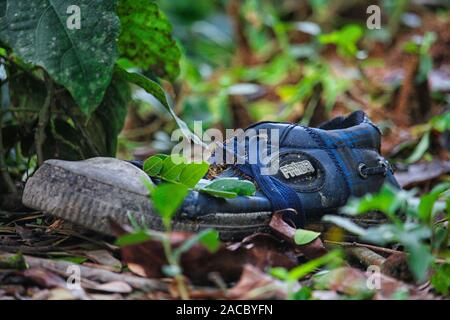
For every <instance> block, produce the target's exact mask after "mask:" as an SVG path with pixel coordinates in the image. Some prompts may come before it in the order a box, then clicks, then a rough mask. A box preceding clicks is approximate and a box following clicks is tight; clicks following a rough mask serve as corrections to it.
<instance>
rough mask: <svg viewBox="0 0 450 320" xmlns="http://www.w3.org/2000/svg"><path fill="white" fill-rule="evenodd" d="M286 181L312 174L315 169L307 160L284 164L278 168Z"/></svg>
mask: <svg viewBox="0 0 450 320" xmlns="http://www.w3.org/2000/svg"><path fill="white" fill-rule="evenodd" d="M280 171H281V172H282V173H283V175H284V177H285V178H286V179H290V178H295V177H300V176H302V175H305V174H308V173H314V172H315V171H316V169H314V167H313V166H312V164H311V162H309V161H308V160H303V161H300V162H292V163H289V164H286V165H284V166H282V167H281V168H280Z"/></svg>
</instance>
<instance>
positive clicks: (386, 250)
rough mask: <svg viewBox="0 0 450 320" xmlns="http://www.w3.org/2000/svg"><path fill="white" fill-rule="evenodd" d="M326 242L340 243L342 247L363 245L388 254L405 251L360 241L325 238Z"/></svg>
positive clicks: (330, 243) (331, 243)
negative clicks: (339, 240)
mask: <svg viewBox="0 0 450 320" xmlns="http://www.w3.org/2000/svg"><path fill="white" fill-rule="evenodd" d="M325 244H329V245H338V246H342V247H362V248H367V249H370V250H372V251H375V252H383V253H387V254H393V253H404V252H402V251H398V250H394V249H388V248H383V247H378V246H374V245H370V244H365V243H358V242H338V241H330V240H325Z"/></svg>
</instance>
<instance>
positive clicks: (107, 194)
mask: <svg viewBox="0 0 450 320" xmlns="http://www.w3.org/2000/svg"><path fill="white" fill-rule="evenodd" d="M66 163H67V162H64V161H58V160H51V161H47V162H45V163H44V164H43V165H42V166H41V167H40V168H39V170H38V171H37V172H36V173H35V174H34V175H33V176H32V177H31V178H30V179H28V181H27V183H26V186H25V190H24V193H23V197H22V202H23V204H24V205H25V206H27V207H29V208H33V209H36V210H39V211H42V212H46V213H49V214H52V215H54V216H57V217H59V218H62V219H65V220H67V221H70V222H73V223H76V224H78V225H81V226H83V227H85V228H87V229H89V230H93V231H96V232H99V233H102V234H106V235H114V233H113V231H112V229H111V226H110V222H109V220H110V219H111V220H113V221H115V222H117V223H118V224H122V225H123V224H130V220H129V215H130V214H132V215H133V216H134V218H135V219H136V221H141V222H142V223H143V224H144V225H145V226H146V227H148V228H149V229H152V230H157V231H163V225H162V220H161V218H160V217H159V216H158V215H157V214H156V213H155V211H154V209H153V207H152V205H151V202H150V200H149V196H148V193H146V192H138V191H133V190H130V189H127V188H124V187H120V186H118V185H113V184H108V183H105V182H102V181H100V180H99V179H96V178H92V177H90V176H89V175H85V174H79V173H77V172H74V170H68V169H67V168H64V164H66ZM61 164H63V165H61ZM130 166H131V165H130ZM133 170H138V169H137V168H133ZM138 174H143V175H145V174H144V173H143V172H142V171H140V170H139V172H138ZM145 177H146V176H145ZM147 178H148V177H147ZM271 217H272V212H270V211H267V212H243V213H214V214H209V215H204V216H201V217H198V218H196V219H191V218H188V216H187V215H186V214H184V213H183V212H181V213H179V214H177V215H176V216H175V217H174V219H173V223H172V228H173V230H177V231H186V232H198V231H201V230H204V229H208V228H213V229H215V230H217V231H218V232H219V235H220V238H221V240H223V241H234V240H241V239H243V238H245V237H247V236H249V235H251V234H254V233H257V232H270V231H271V228H270V227H269V223H270V219H271ZM317 219H319V221H314V222H311V223H309V224H308V225H307V226H306V228H307V229H310V230H314V231H318V232H327V231H328V230H329V229H330V228H331V227H332V225H331V224H328V223H323V222H321V221H320V218H319V217H318V218H317ZM353 220H354V222H356V223H357V224H359V225H360V226H362V227H370V226H374V225H378V224H380V223H382V222H383V219H380V216H379V214H377V215H375V216H374V214H372V215H369V216H363V217H358V218H356V219H353ZM345 239H346V240H347V241H349V240H352V239H353V238H352V237H351V236H346V237H345ZM355 239H356V238H355ZM353 240H354V239H353ZM353 240H352V241H353Z"/></svg>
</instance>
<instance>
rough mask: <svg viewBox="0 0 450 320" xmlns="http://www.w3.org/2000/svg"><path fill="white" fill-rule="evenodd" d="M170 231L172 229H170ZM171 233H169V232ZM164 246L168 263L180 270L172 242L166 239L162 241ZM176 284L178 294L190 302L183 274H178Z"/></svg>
mask: <svg viewBox="0 0 450 320" xmlns="http://www.w3.org/2000/svg"><path fill="white" fill-rule="evenodd" d="M169 229H170V228H169ZM168 233H169V231H168ZM162 245H163V248H164V254H165V255H166V258H167V262H168V263H169V265H171V266H176V267H178V268H179V263H178V261H176V260H175V259H174V255H173V253H172V246H171V244H170V240H169V238H168V237H165V238H164V239H163V241H162ZM175 282H176V284H177V288H178V292H179V294H180V297H181V299H183V300H189V293H188V290H187V288H186V284H185V282H184V278H183V276H182V275H181V274H177V275H176V276H175Z"/></svg>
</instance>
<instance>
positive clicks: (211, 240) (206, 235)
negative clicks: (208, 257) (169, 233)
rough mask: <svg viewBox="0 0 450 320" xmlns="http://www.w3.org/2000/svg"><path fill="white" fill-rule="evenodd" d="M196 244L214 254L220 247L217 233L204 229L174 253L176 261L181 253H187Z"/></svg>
mask: <svg viewBox="0 0 450 320" xmlns="http://www.w3.org/2000/svg"><path fill="white" fill-rule="evenodd" d="M197 243H201V244H203V245H204V246H205V247H206V248H207V249H208V250H209V251H210V252H212V253H214V252H216V251H217V250H218V249H219V246H220V240H219V233H218V232H217V231H216V230H214V229H206V230H203V231H201V232H199V233H197V234H196V235H194V236H192V237H191V238H189V239H188V240H187V241H185V242H184V243H183V244H182V245H181V246H180V247H179V248H177V249H176V250H175V251H174V255H175V257H176V258H177V259H178V258H179V257H180V255H181V254H182V253H184V252H187V251H189V250H190V249H191V248H192V247H193V246H194V245H196V244H197Z"/></svg>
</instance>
